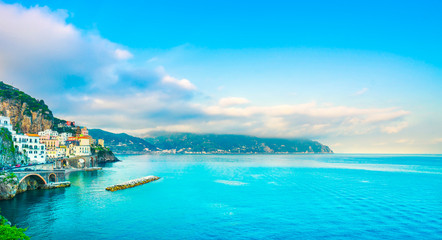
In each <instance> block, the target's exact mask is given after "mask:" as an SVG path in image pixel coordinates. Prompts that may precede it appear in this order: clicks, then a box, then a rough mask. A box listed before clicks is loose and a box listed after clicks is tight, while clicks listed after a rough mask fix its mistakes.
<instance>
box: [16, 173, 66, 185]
mask: <svg viewBox="0 0 442 240" xmlns="http://www.w3.org/2000/svg"><path fill="white" fill-rule="evenodd" d="M14 174H15V175H16V176H17V178H18V181H19V185H20V183H22V182H23V181H25V180H27V179H33V180H36V181H37V183H38V184H39V185H44V184H49V183H55V182H63V181H65V180H66V179H65V171H64V170H37V171H14Z"/></svg>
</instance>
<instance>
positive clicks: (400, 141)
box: [396, 138, 414, 144]
mask: <svg viewBox="0 0 442 240" xmlns="http://www.w3.org/2000/svg"><path fill="white" fill-rule="evenodd" d="M396 143H399V144H414V140H413V139H408V138H402V139H399V140H397V141H396Z"/></svg>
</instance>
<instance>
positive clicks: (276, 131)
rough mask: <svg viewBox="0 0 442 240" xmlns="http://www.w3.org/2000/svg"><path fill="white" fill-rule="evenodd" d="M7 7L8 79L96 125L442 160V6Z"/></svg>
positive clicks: (3, 71) (2, 72)
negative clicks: (309, 142) (298, 141)
mask: <svg viewBox="0 0 442 240" xmlns="http://www.w3.org/2000/svg"><path fill="white" fill-rule="evenodd" d="M0 11H2V13H3V14H2V15H1V16H3V18H4V19H3V21H2V22H3V24H1V23H0V48H2V49H0V50H3V51H0V52H3V53H0V77H1V79H2V80H3V81H5V82H7V83H12V84H14V85H16V86H18V87H20V88H21V89H23V90H26V91H28V92H30V93H32V94H33V95H35V96H37V97H39V98H44V99H45V100H46V102H47V103H48V104H49V105H50V107H51V108H52V109H53V110H54V112H55V114H56V115H59V116H62V117H65V118H72V119H75V120H77V121H78V122H81V123H83V124H85V125H88V126H90V127H94V128H104V129H106V130H110V131H115V132H128V133H131V134H133V135H138V136H146V135H148V134H149V131H155V130H168V131H190V132H215V133H237V134H250V135H257V136H263V137H290V138H291V137H307V138H313V139H316V140H319V141H321V142H323V143H325V144H328V145H330V146H331V147H332V149H334V150H335V151H336V152H380V153H441V149H442V124H441V121H440V119H441V117H442V113H441V111H440V110H439V109H441V106H442V98H441V97H440V92H442V70H441V68H442V57H441V56H442V45H441V44H440V42H442V15H441V14H440V12H441V11H442V3H441V2H440V1H420V2H416V1H414V2H411V1H370V2H364V3H361V2H355V1H333V2H331V1H309V2H308V3H306V2H296V1H241V2H239V1H186V2H184V1H182V2H178V3H177V2H176V1H155V2H151V1H126V2H124V3H123V2H121V1H94V2H93V3H90V2H89V1H25V2H14V1H5V2H3V3H0ZM2 39H3V40H2ZM2 55H3V56H2ZM6 59H7V60H6ZM2 60H3V61H2Z"/></svg>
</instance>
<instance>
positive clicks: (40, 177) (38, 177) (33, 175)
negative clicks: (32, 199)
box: [18, 173, 47, 185]
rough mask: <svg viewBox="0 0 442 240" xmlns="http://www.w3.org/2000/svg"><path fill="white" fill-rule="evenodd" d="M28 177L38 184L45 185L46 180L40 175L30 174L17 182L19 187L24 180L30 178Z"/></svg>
mask: <svg viewBox="0 0 442 240" xmlns="http://www.w3.org/2000/svg"><path fill="white" fill-rule="evenodd" d="M30 177H34V179H36V180H37V182H39V183H40V184H47V182H46V180H45V179H44V178H43V177H42V176H41V175H40V174H36V173H31V174H28V175H26V176H24V177H23V178H22V179H21V180H20V182H18V185H20V184H21V183H22V182H23V181H24V180H25V179H26V178H30Z"/></svg>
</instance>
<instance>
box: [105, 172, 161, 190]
mask: <svg viewBox="0 0 442 240" xmlns="http://www.w3.org/2000/svg"><path fill="white" fill-rule="evenodd" d="M158 179H160V178H159V177H157V176H147V177H142V178H138V179H134V180H130V181H127V182H124V183H120V184H116V185H113V186H110V187H107V188H106V190H107V191H111V192H115V191H118V190H123V189H126V188H133V187H136V186H140V185H143V184H146V183H148V182H153V181H156V180H158Z"/></svg>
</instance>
